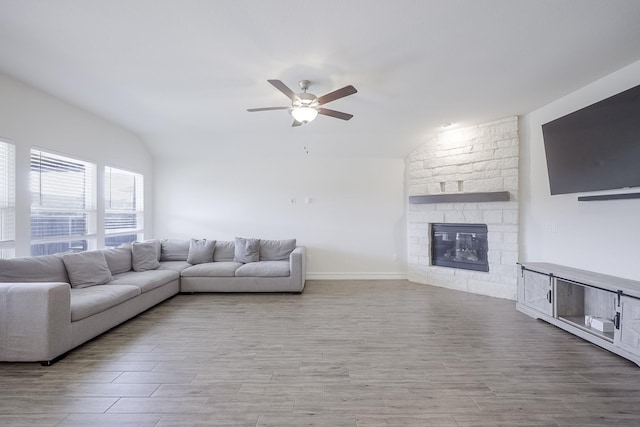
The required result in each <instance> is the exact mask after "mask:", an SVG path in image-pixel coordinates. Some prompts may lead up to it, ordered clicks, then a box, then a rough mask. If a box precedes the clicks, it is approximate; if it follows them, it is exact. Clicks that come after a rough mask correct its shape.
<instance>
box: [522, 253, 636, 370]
mask: <svg viewBox="0 0 640 427" xmlns="http://www.w3.org/2000/svg"><path fill="white" fill-rule="evenodd" d="M516 309H517V310H518V311H521V312H523V313H525V314H527V315H529V316H531V317H534V318H536V319H542V320H544V321H546V322H549V323H551V324H552V325H555V326H557V327H559V328H562V329H564V330H566V331H567V332H570V333H572V334H574V335H577V336H579V337H581V338H583V339H585V340H587V341H590V342H592V343H594V344H596V345H598V346H600V347H602V348H605V349H607V350H609V351H611V352H613V353H616V354H618V355H620V356H622V357H624V358H626V359H629V360H631V361H632V362H634V363H636V364H637V365H640V282H638V281H634V280H628V279H622V278H619V277H613V276H608V275H605V274H599V273H593V272H590V271H585V270H579V269H576V268H571V267H565V266H561V265H556V264H550V263H543V262H523V263H520V272H519V274H518V300H517V302H516Z"/></svg>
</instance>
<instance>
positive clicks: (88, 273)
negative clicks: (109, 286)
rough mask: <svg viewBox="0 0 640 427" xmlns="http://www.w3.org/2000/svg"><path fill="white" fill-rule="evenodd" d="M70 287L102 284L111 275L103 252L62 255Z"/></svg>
mask: <svg viewBox="0 0 640 427" xmlns="http://www.w3.org/2000/svg"><path fill="white" fill-rule="evenodd" d="M62 261H63V262H64V265H65V267H66V268H67V274H68V275H69V283H70V284H71V287H72V288H86V287H88V286H95V285H104V284H105V283H107V282H109V281H110V280H111V279H113V277H112V276H111V270H109V266H108V265H107V260H106V259H105V257H104V254H103V253H102V252H100V251H90V252H79V253H74V254H64V255H62Z"/></svg>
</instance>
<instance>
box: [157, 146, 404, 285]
mask: <svg viewBox="0 0 640 427" xmlns="http://www.w3.org/2000/svg"><path fill="white" fill-rule="evenodd" d="M403 180H404V162H403V160H402V159H392V160H388V159H386V160H385V159H326V158H314V157H313V155H309V156H306V157H302V158H290V159H283V158H269V159H255V158H243V159H237V158H236V159H225V158H208V159H200V158H198V157H196V156H194V157H193V158H192V159H188V160H185V159H156V187H155V189H156V190H155V196H156V198H155V202H156V210H155V227H154V228H155V232H156V237H175V238H190V237H195V238H209V239H217V240H233V238H234V237H235V236H241V237H256V238H264V239H284V238H296V239H297V240H298V244H300V245H304V246H306V247H307V249H308V255H309V262H308V264H307V271H308V276H307V277H308V278H310V279H314V278H316V279H321V278H327V279H329V278H334V279H335V278H353V279H362V278H376V279H384V278H398V277H405V276H406V271H405V266H406V262H405V255H404V252H405V236H404V235H405V231H404V227H405V226H404V224H405V219H404V200H405V196H404V189H403V188H404V183H403ZM306 198H309V203H308V204H307V203H305V199H306ZM291 199H295V203H292V200H291ZM394 258H397V260H394Z"/></svg>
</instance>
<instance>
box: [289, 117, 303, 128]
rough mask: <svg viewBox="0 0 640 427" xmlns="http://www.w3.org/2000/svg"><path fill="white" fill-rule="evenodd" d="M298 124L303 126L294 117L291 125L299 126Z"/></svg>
mask: <svg viewBox="0 0 640 427" xmlns="http://www.w3.org/2000/svg"><path fill="white" fill-rule="evenodd" d="M297 126H302V123H301V122H299V121H297V120H296V119H293V123H292V124H291V127H292V128H294V127H297Z"/></svg>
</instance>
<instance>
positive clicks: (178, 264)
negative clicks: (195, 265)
mask: <svg viewBox="0 0 640 427" xmlns="http://www.w3.org/2000/svg"><path fill="white" fill-rule="evenodd" d="M187 267H191V264H189V263H188V262H187V261H160V267H158V270H173V271H177V272H178V273H180V272H181V271H182V270H184V269H185V268H187Z"/></svg>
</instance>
